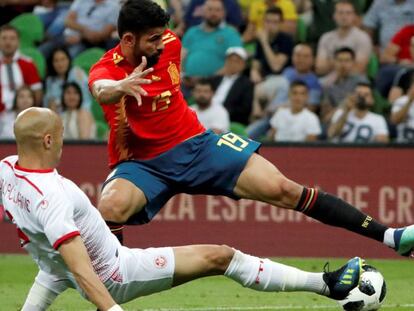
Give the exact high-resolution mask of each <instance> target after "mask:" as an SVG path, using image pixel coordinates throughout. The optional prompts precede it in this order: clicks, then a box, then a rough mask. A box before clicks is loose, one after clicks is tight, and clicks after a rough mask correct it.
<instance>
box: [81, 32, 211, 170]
mask: <svg viewBox="0 0 414 311" xmlns="http://www.w3.org/2000/svg"><path fill="white" fill-rule="evenodd" d="M162 40H163V43H164V46H165V48H164V51H163V52H162V53H161V56H160V59H159V61H158V63H157V64H156V65H155V66H154V71H153V72H151V73H150V74H148V75H147V76H146V78H147V79H151V80H152V83H151V84H147V85H142V87H143V89H145V91H147V93H148V96H144V97H142V105H141V106H138V104H137V102H136V99H135V98H134V97H132V96H124V97H123V98H122V99H121V101H120V102H119V103H113V104H101V106H102V108H103V111H104V114H105V118H106V120H107V122H108V124H109V127H110V134H109V141H108V149H109V166H110V167H111V168H112V167H114V166H115V165H116V164H117V163H119V162H121V161H125V160H131V159H138V160H143V159H150V158H153V157H156V156H158V155H160V154H161V153H163V152H165V151H167V150H170V149H171V148H173V147H174V146H176V145H177V144H179V143H181V142H182V141H184V140H186V139H188V138H190V137H192V136H195V135H197V134H200V133H202V132H204V131H205V129H204V127H203V126H202V125H201V123H200V122H199V121H198V119H197V116H196V114H195V112H194V111H193V110H191V109H190V108H189V107H188V105H187V103H186V102H185V100H184V97H183V95H182V93H181V91H180V61H181V59H180V56H181V42H180V40H179V38H178V37H177V36H176V35H175V34H174V33H172V32H171V31H169V30H166V31H165V33H164V35H163V38H162ZM134 69H135V68H134V67H132V66H131V64H129V63H128V61H127V60H126V59H125V58H124V56H123V55H122V51H121V47H120V46H119V45H118V46H116V47H115V48H114V49H112V50H110V51H108V52H107V53H106V54H105V55H104V56H103V57H102V58H101V59H100V60H99V61H98V62H97V63H96V64H95V65H94V66H93V67H92V68H91V71H90V73H89V87H90V88H91V87H92V85H93V83H94V82H95V81H98V80H102V79H110V80H122V79H124V78H125V77H126V76H127V75H129V74H131V73H132V71H133V70H134Z"/></svg>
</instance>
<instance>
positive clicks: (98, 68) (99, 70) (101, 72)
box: [88, 63, 119, 89]
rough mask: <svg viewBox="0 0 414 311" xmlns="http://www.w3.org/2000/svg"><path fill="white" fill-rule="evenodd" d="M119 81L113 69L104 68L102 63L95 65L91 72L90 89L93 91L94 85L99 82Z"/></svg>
mask: <svg viewBox="0 0 414 311" xmlns="http://www.w3.org/2000/svg"><path fill="white" fill-rule="evenodd" d="M107 79H108V80H119V79H117V78H116V76H115V74H114V71H113V70H112V71H111V68H108V67H107V66H104V65H103V64H102V63H97V64H95V65H94V66H93V67H92V68H91V71H90V72H89V81H88V85H89V89H92V85H93V84H94V83H95V82H96V81H98V80H107Z"/></svg>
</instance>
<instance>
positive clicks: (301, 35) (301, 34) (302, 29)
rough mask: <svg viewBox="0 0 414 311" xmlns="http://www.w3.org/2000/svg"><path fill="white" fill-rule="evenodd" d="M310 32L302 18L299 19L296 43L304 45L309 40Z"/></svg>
mask: <svg viewBox="0 0 414 311" xmlns="http://www.w3.org/2000/svg"><path fill="white" fill-rule="evenodd" d="M307 35H308V30H307V29H306V24H305V22H304V20H303V19H302V18H301V17H298V20H297V22H296V41H297V42H300V43H304V42H306V40H307Z"/></svg>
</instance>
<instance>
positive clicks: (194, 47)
mask: <svg viewBox="0 0 414 311" xmlns="http://www.w3.org/2000/svg"><path fill="white" fill-rule="evenodd" d="M203 12H204V16H203V23H202V24H201V25H198V26H193V27H191V28H190V29H188V30H187V32H186V33H185V34H184V37H183V50H182V57H183V59H182V64H183V74H184V75H185V79H184V81H183V82H184V86H185V87H187V88H190V89H191V88H192V86H193V85H194V81H195V80H196V79H197V78H199V77H208V76H212V75H215V74H218V73H219V71H220V70H222V69H223V66H224V61H225V59H226V51H227V49H228V48H229V47H234V46H241V45H242V42H241V37H240V34H239V33H238V32H237V30H236V29H234V28H233V27H231V26H228V25H227V24H226V22H225V10H224V5H223V3H222V1H221V0H207V1H206V2H205V4H204V11H203Z"/></svg>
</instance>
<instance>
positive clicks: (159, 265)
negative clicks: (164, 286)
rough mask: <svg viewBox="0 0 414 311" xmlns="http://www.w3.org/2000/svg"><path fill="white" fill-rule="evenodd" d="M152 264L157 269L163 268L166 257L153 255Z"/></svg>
mask: <svg viewBox="0 0 414 311" xmlns="http://www.w3.org/2000/svg"><path fill="white" fill-rule="evenodd" d="M154 264H155V267H157V268H158V269H163V268H165V266H166V265H167V259H166V258H165V257H164V256H162V255H160V256H157V257H155V260H154Z"/></svg>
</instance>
